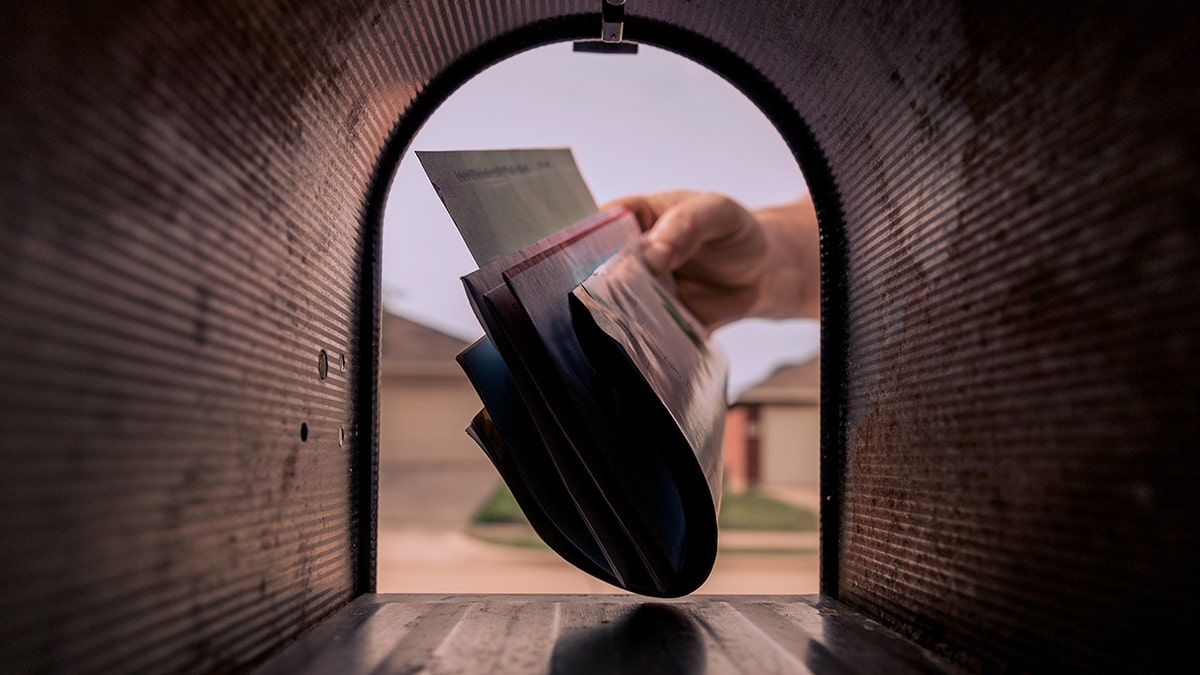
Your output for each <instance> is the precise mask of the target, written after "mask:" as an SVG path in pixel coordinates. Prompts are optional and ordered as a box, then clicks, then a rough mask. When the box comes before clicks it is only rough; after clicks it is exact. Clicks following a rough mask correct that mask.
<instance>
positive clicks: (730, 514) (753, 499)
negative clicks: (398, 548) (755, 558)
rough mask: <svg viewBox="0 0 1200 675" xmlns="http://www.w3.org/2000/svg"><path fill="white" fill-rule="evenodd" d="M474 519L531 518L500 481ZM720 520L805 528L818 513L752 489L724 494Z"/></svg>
mask: <svg viewBox="0 0 1200 675" xmlns="http://www.w3.org/2000/svg"><path fill="white" fill-rule="evenodd" d="M473 522H474V523H475V524H476V525H491V524H500V523H526V522H528V521H526V519H525V514H523V513H521V507H519V506H517V500H516V499H513V496H512V493H511V492H509V491H508V487H507V486H505V485H504V483H500V484H499V485H498V486H497V487H496V490H495V491H494V492H493V493H492V496H491V497H488V499H487V501H485V502H484V503H483V505H482V506H480V507H479V510H478V511H476V512H475V517H474V519H473ZM717 523H718V524H719V525H720V527H721V528H723V529H730V530H777V531H778V530H790V531H805V530H815V529H817V514H815V513H813V512H812V511H810V510H808V509H806V508H804V507H801V506H795V505H793V504H789V503H787V502H782V501H779V500H778V499H773V498H771V497H768V496H766V495H763V494H760V493H757V492H753V491H751V492H747V493H744V494H726V495H724V496H723V497H722V498H721V513H720V515H719V516H718V518H717Z"/></svg>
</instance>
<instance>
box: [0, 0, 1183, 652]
mask: <svg viewBox="0 0 1200 675" xmlns="http://www.w3.org/2000/svg"><path fill="white" fill-rule="evenodd" d="M595 5H596V3H594V2H588V1H584V0H580V1H579V2H571V3H560V2H549V1H546V2H534V1H532V0H531V1H528V2H519V3H513V2H482V1H481V2H478V3H459V2H435V1H433V0H430V1H428V2H414V3H387V2H381V1H380V2H373V1H371V0H360V1H355V0H342V1H340V2H322V3H286V2H232V1H230V2H214V3H200V4H197V3H185V2H163V3H153V5H152V6H147V5H145V3H126V4H123V5H122V4H120V3H105V4H104V6H103V7H101V6H98V5H85V4H80V3H67V2H58V3H54V2H51V3H38V4H36V5H34V4H33V3H30V5H29V6H28V7H10V8H7V9H6V10H5V19H4V21H3V22H0V55H2V58H0V103H2V104H3V108H2V109H3V114H2V115H0V178H2V181H3V182H2V185H0V237H2V238H3V242H4V246H3V247H0V321H2V325H3V331H2V332H0V349H2V350H3V353H4V354H5V355H6V356H7V362H6V363H7V365H6V368H5V373H4V377H3V378H0V402H3V405H4V408H5V413H4V418H3V419H4V426H3V434H2V436H0V451H2V454H0V469H2V470H0V513H2V514H3V515H2V516H0V536H2V537H3V540H4V542H5V545H4V546H3V547H2V549H0V570H2V572H3V573H2V574H0V591H2V593H0V645H2V646H0V656H2V657H4V660H5V663H6V664H12V665H13V667H14V668H15V669H17V670H22V669H32V668H46V669H59V670H62V669H76V670H96V669H111V668H115V667H117V666H121V667H123V668H125V669H137V668H140V667H154V668H155V669H181V670H182V669H190V670H202V669H214V668H225V667H230V668H231V667H235V666H236V665H238V664H242V663H246V662H248V661H252V660H253V659H255V658H258V657H259V655H261V654H263V653H265V652H266V651H269V650H270V649H272V648H274V646H276V645H278V644H280V643H281V642H282V641H284V640H286V639H287V638H288V636H290V635H293V634H295V633H296V632H297V631H298V630H300V629H301V628H302V627H304V626H306V625H309V624H311V623H312V622H314V621H315V620H317V619H318V618H319V617H321V616H324V615H326V614H328V613H329V612H332V611H333V610H334V609H335V608H336V607H337V606H339V605H341V604H343V603H345V602H347V601H348V600H349V599H350V598H351V597H353V596H354V595H356V594H357V593H361V592H364V591H369V590H370V588H371V585H372V583H373V581H372V577H373V572H372V564H373V563H372V557H373V544H372V542H373V536H374V535H373V529H372V525H373V508H374V506H373V502H372V489H373V487H372V486H373V466H374V458H373V457H372V455H371V448H372V447H373V442H372V441H373V439H374V435H375V427H374V414H373V410H374V387H375V384H374V382H375V380H374V375H373V374H374V372H375V368H376V363H375V361H376V350H377V343H376V338H375V336H376V335H377V333H378V316H377V314H376V308H377V307H378V289H377V288H376V287H375V279H376V275H377V265H378V255H379V251H378V247H377V241H378V239H377V233H375V232H374V231H373V230H372V225H371V224H372V223H373V216H374V215H375V214H376V213H377V211H378V209H379V208H381V204H382V200H381V195H382V192H383V190H384V189H385V187H386V181H374V182H373V179H374V176H375V170H376V167H377V166H383V167H385V168H386V167H387V166H388V163H389V162H391V161H394V160H395V159H396V157H397V156H398V153H399V152H400V150H401V149H402V145H403V140H404V139H405V138H407V137H408V136H410V135H411V134H412V133H413V132H415V130H416V128H417V126H419V124H420V122H421V120H422V119H423V118H424V116H425V115H427V114H428V113H429V111H430V110H431V109H432V108H433V107H434V106H435V105H436V103H437V102H438V100H440V98H441V97H443V96H445V95H446V94H447V93H448V92H449V91H451V90H452V88H453V86H454V85H455V84H457V83H458V82H460V81H461V80H462V79H464V78H466V77H467V76H469V75H470V74H473V73H474V72H475V71H477V70H478V69H479V68H480V67H482V66H483V65H485V64H486V63H487V62H489V60H492V59H496V58H500V57H501V56H503V55H504V54H506V53H509V52H511V51H512V50H514V49H517V48H520V47H523V46H527V45H530V44H534V43H537V42H539V41H544V40H547V39H550V38H552V37H562V36H568V35H578V34H582V33H585V32H588V31H589V30H591V29H590V28H589V27H590V26H592V25H594V24H595V22H594V21H591V19H594V17H579V18H573V17H574V16H575V13H578V12H585V11H587V12H595V9H596V8H595ZM975 6H976V4H975V3H967V2H963V3H954V2H944V3H938V2H929V3H926V2H903V3H887V4H885V5H882V4H879V3H874V2H815V3H804V4H800V3H776V2H765V1H759V2H745V3H720V4H717V3H692V2H684V1H682V0H679V1H670V0H662V1H659V2H632V3H630V7H629V8H628V9H627V15H628V16H629V25H628V26H627V35H628V36H629V37H631V38H634V39H639V38H640V39H646V40H648V41H651V42H656V43H660V44H664V45H667V46H670V47H672V48H675V49H678V50H680V51H684V52H686V53H689V54H691V55H692V56H694V57H695V58H697V59H699V60H701V61H705V62H707V63H709V64H710V65H713V66H714V67H717V68H718V69H720V70H722V71H723V72H725V73H726V74H727V75H730V76H731V77H732V78H733V79H734V80H735V81H736V82H737V83H738V84H739V85H740V86H742V87H744V88H745V89H746V90H747V91H748V92H750V93H751V94H752V95H753V96H754V97H755V98H756V100H757V101H758V102H759V103H760V105H762V106H763V107H764V108H765V109H766V110H767V111H768V112H769V113H770V114H771V115H772V116H773V117H774V118H775V120H776V121H777V123H778V124H779V125H780V128H781V131H783V133H784V135H785V136H786V137H787V138H788V139H789V141H790V142H791V143H792V144H793V147H794V148H795V149H796V151H797V153H798V155H799V156H800V157H801V159H802V160H804V161H805V169H806V175H807V178H808V180H809V183H810V186H811V187H812V190H813V192H814V194H815V195H816V198H817V203H818V208H819V209H820V210H821V216H822V225H823V227H824V228H825V229H824V231H823V233H822V238H823V245H824V250H823V256H824V266H823V270H822V275H823V279H824V295H825V297H824V300H823V302H824V306H823V312H824V319H825V321H824V336H825V343H824V347H823V350H824V351H823V357H824V364H823V369H822V370H823V378H824V379H825V385H824V391H823V394H824V397H823V398H824V400H823V403H824V405H823V407H822V409H823V411H824V415H825V428H824V431H823V434H824V442H825V447H824V450H823V458H824V460H825V463H824V465H823V469H822V470H823V475H824V477H825V479H826V480H825V490H826V497H827V498H828V501H827V502H826V505H827V506H828V507H829V508H828V509H827V511H826V513H825V522H824V524H825V528H824V532H823V542H824V544H825V547H824V551H823V555H824V574H825V576H824V580H823V583H824V586H825V589H826V591H827V592H829V593H832V594H836V595H837V596H838V597H840V598H841V599H842V600H844V601H846V602H847V603H849V604H851V605H852V606H854V607H856V608H859V609H862V610H864V611H866V612H867V613H869V614H871V615H873V616H875V617H877V618H879V619H880V620H881V621H883V622H884V623H887V624H888V625H890V626H892V627H894V628H896V629H897V630H899V631H900V632H901V633H903V634H905V635H908V636H910V637H912V638H914V639H916V640H918V641H919V642H921V643H922V644H924V645H926V646H928V647H930V648H933V649H935V650H938V651H939V652H940V653H942V654H944V655H947V656H950V657H951V658H953V659H955V660H957V661H958V662H959V663H961V664H963V665H966V666H970V667H984V666H987V665H996V664H1007V665H1010V666H1013V667H1018V668H1020V667H1033V666H1036V665H1045V664H1047V663H1049V664H1056V665H1061V664H1064V663H1070V664H1080V665H1082V664H1089V663H1090V664H1093V665H1094V664H1097V663H1099V664H1104V665H1114V664H1115V665H1124V666H1134V665H1138V664H1139V663H1142V661H1141V660H1142V659H1149V661H1153V660H1154V659H1156V658H1161V659H1166V658H1169V657H1171V656H1172V655H1173V654H1175V653H1176V652H1175V651H1174V650H1172V648H1171V645H1172V644H1176V643H1173V642H1172V640H1174V639H1175V638H1177V637H1178V630H1181V629H1173V628H1172V625H1170V624H1168V625H1164V624H1163V623H1161V622H1157V621H1156V617H1158V616H1169V615H1171V614H1172V613H1178V612H1180V611H1182V610H1185V609H1188V610H1191V609H1194V608H1195V607H1196V606H1197V605H1198V604H1200V603H1198V602H1197V598H1198V597H1200V592H1198V587H1200V583H1198V577H1200V572H1197V570H1198V569H1200V565H1197V546H1196V544H1197V541H1196V536H1197V535H1196V533H1195V527H1194V524H1195V522H1196V521H1197V515H1198V514H1200V506H1198V504H1197V499H1198V498H1197V496H1196V494H1197V493H1196V491H1195V490H1194V488H1193V486H1194V485H1196V484H1197V479H1198V478H1200V476H1198V475H1197V474H1198V473H1200V469H1198V466H1200V462H1198V460H1197V458H1196V456H1195V453H1194V448H1195V447H1196V445H1197V438H1198V437H1200V429H1198V427H1200V421H1198V420H1200V410H1198V406H1200V391H1198V388H1197V387H1198V385H1197V383H1198V382H1200V344H1197V342H1198V337H1197V336H1198V333H1200V330H1198V326H1197V321H1198V319H1197V317H1198V316H1200V271H1198V270H1200V259H1198V257H1200V241H1197V240H1198V239H1200V233H1198V231H1197V226H1196V223H1197V222H1198V221H1200V213H1198V211H1200V194H1198V188H1197V186H1198V185H1200V169H1198V165H1200V152H1198V151H1197V139H1198V138H1200V129H1198V124H1200V122H1198V120H1200V110H1198V109H1197V108H1198V106H1200V74H1198V73H1197V66H1196V60H1195V58H1194V56H1193V55H1192V53H1191V49H1192V44H1193V42H1194V37H1195V35H1197V34H1200V26H1198V24H1197V10H1196V9H1195V8H1194V7H1192V6H1190V5H1184V4H1182V3H1180V4H1179V5H1178V6H1175V7H1168V6H1166V5H1164V4H1162V3H1155V5H1154V6H1153V7H1151V8H1138V7H1133V6H1128V7H1123V6H1119V5H1118V6H1110V7H1108V8H1104V9H1101V8H1096V7H1091V8H1089V10H1088V12H1087V13H1086V15H1085V14H1084V13H1082V12H1076V11H1072V12H1058V11H1057V10H1054V9H1052V8H1045V7H1041V6H1033V5H1030V6H1029V7H1026V8H1012V7H1006V8H1005V9H1003V10H1000V9H995V10H992V9H988V10H978V9H974V7H975ZM564 17H565V18H564ZM541 19H553V20H551V21H548V22H545V23H538V21H539V20H541ZM501 34H507V36H508V37H506V38H505V39H503V40H500V41H497V42H488V40H489V39H490V38H491V37H493V36H496V35H501ZM460 57H461V58H460ZM438 73H441V74H442V75H441V77H435V75H436V74H438ZM421 92H424V95H423V96H417V94H418V93H421ZM397 118H399V120H400V122H399V125H398V126H397V127H396V132H395V138H397V139H398V142H396V143H393V144H391V145H387V139H388V137H389V132H390V131H391V129H392V127H393V123H395V122H396V120H397ZM321 349H324V350H326V352H327V353H328V354H337V355H339V356H340V355H341V354H343V353H344V354H345V355H346V358H347V364H348V365H347V370H346V371H345V372H342V371H340V369H336V370H332V371H331V372H330V374H329V376H328V378H327V379H325V380H321V379H319V378H318V377H317V375H316V370H317V368H316V363H317V354H318V352H319V350H321ZM335 362H336V363H340V361H335ZM301 425H305V428H306V429H307V430H308V435H307V440H304V441H301V440H300V436H301V433H300V428H301ZM338 429H345V430H346V434H347V442H346V444H345V445H344V446H339V445H338V444H337V440H336V439H337V436H336V435H335V432H336V430H338ZM1178 644H1182V642H1180V643H1178Z"/></svg>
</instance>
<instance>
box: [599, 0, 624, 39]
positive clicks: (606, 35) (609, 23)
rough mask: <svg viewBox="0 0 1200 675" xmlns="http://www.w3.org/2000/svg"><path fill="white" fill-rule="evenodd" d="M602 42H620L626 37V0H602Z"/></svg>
mask: <svg viewBox="0 0 1200 675" xmlns="http://www.w3.org/2000/svg"><path fill="white" fill-rule="evenodd" d="M600 17H601V20H602V22H603V23H602V24H601V26H602V27H601V30H600V41H601V42H620V41H621V40H622V39H623V38H624V37H625V0H601V6H600Z"/></svg>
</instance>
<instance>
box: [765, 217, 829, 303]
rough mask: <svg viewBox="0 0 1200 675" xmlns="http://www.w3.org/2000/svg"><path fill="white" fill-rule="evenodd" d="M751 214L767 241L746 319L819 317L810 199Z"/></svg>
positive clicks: (814, 226) (815, 241) (815, 239)
mask: <svg viewBox="0 0 1200 675" xmlns="http://www.w3.org/2000/svg"><path fill="white" fill-rule="evenodd" d="M753 213H754V216H755V217H756V218H757V219H758V221H759V223H760V224H761V225H762V228H763V233H764V234H765V236H766V239H767V264H766V265H765V266H764V271H763V275H762V277H761V279H760V281H759V284H758V298H757V299H756V301H755V303H754V305H753V306H752V307H751V309H750V312H749V316H755V317H760V318H770V319H794V318H812V319H815V318H819V317H820V311H821V310H820V295H821V293H820V267H819V255H818V249H819V238H818V233H817V219H816V212H815V211H814V210H813V205H812V200H811V199H810V198H809V197H808V196H805V197H802V198H800V199H798V200H796V201H795V202H792V203H789V204H784V205H780V206H771V207H766V208H762V209H758V210H756V211H754V212H753Z"/></svg>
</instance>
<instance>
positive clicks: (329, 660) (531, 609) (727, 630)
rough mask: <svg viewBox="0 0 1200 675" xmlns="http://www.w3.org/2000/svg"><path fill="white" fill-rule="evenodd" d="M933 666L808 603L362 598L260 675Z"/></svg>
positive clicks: (899, 643) (821, 603) (860, 621)
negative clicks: (264, 674)
mask: <svg viewBox="0 0 1200 675" xmlns="http://www.w3.org/2000/svg"><path fill="white" fill-rule="evenodd" d="M943 670H944V668H943V666H942V664H941V663H940V662H938V661H937V660H936V659H935V658H933V657H932V656H930V655H929V654H928V653H926V652H924V651H922V650H921V649H919V648H918V647H916V646H914V645H913V644H912V643H910V642H908V641H906V640H904V639H903V638H901V637H900V636H898V635H896V634H895V633H893V632H892V631H890V630H888V629H886V628H884V627H883V626H881V625H879V624H878V623H875V622H874V621H871V620H868V619H866V618H864V617H863V616H862V615H860V614H858V613H856V612H854V611H851V610H849V609H847V608H846V607H844V606H843V605H841V604H840V603H838V602H836V601H833V600H829V599H827V598H823V597H821V596H817V595H805V596H747V595H739V596H713V595H693V596H689V597H686V598H680V599H676V600H655V599H649V598H642V597H637V596H632V595H432V594H430V595H407V594H405V595H393V594H380V595H365V596H362V597H359V598H357V599H356V600H354V601H353V602H352V603H350V604H349V605H347V606H346V607H344V608H343V609H342V610H340V611H339V612H338V613H336V614H335V615H334V616H332V617H330V618H329V619H327V620H325V621H324V622H322V623H321V624H319V625H318V626H317V627H315V628H314V629H312V630H310V631H309V632H308V633H306V634H304V635H302V636H301V637H300V638H299V639H298V640H297V641H296V642H295V643H293V644H291V645H290V646H288V647H287V648H286V649H284V650H283V651H282V652H281V653H279V654H278V655H277V656H276V657H275V658H274V659H272V660H270V661H268V662H267V663H266V664H264V666H263V668H262V669H261V670H260V672H261V673H339V674H346V675H350V674H354V673H416V672H432V673H635V674H639V673H644V674H646V675H649V674H650V673H661V672H672V673H753V674H755V675H761V674H765V673H807V672H813V673H827V672H829V673H846V672H863V673H879V672H887V673H904V672H942V671H943Z"/></svg>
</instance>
